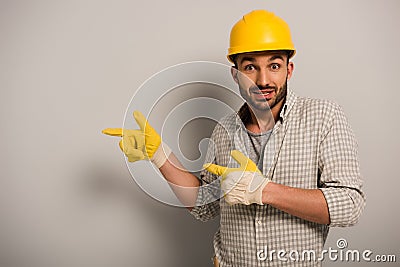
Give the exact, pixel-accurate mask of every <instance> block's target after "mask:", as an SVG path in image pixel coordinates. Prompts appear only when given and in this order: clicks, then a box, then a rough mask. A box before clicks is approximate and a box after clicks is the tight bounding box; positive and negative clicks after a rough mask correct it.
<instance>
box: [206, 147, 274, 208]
mask: <svg viewBox="0 0 400 267" xmlns="http://www.w3.org/2000/svg"><path fill="white" fill-rule="evenodd" d="M231 156H232V158H233V159H234V160H236V162H237V163H239V165H240V166H239V168H228V167H223V166H219V165H216V164H205V165H204V167H205V168H206V170H208V171H209V172H211V173H214V174H216V175H219V176H221V177H222V179H221V190H222V192H223V193H224V197H225V200H226V202H227V203H228V204H231V205H234V204H244V205H250V204H252V203H256V204H259V205H264V203H263V202H262V191H263V189H264V188H265V186H267V184H268V183H269V181H270V180H269V179H268V178H266V177H265V176H264V175H263V174H262V173H261V171H260V170H259V169H258V168H257V165H256V164H255V163H254V162H253V161H252V160H251V159H249V158H248V157H246V156H245V155H243V154H242V153H241V152H240V151H238V150H233V151H232V152H231Z"/></svg>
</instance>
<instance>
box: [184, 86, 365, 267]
mask: <svg viewBox="0 0 400 267" xmlns="http://www.w3.org/2000/svg"><path fill="white" fill-rule="evenodd" d="M248 139H249V136H248V132H247V131H246V129H245V127H244V125H243V123H242V121H241V119H240V118H239V117H238V115H237V114H232V115H230V116H227V117H225V118H224V119H222V120H221V121H220V123H219V124H218V125H217V126H216V127H215V129H214V132H213V134H212V136H211V140H212V142H211V145H210V147H209V150H208V153H207V158H206V160H207V162H213V163H216V164H219V165H222V166H230V167H235V166H237V164H236V162H234V161H233V160H232V158H231V157H230V151H231V150H233V149H238V150H240V151H241V152H242V153H244V154H246V155H249V154H251V153H249V151H250V150H251V147H248V145H249V140H248ZM357 153H358V152H357V143H356V140H355V137H354V134H353V132H352V130H351V128H350V126H349V124H348V122H347V119H346V118H345V116H344V114H343V111H342V109H341V108H340V107H339V106H338V105H337V104H334V103H332V102H329V101H326V100H316V99H310V98H303V97H298V96H296V95H295V94H294V92H293V91H291V90H289V91H288V95H287V98H286V102H285V105H284V107H283V108H282V111H281V113H280V118H279V120H278V121H277V122H276V124H275V126H274V128H273V131H272V134H271V137H270V138H269V140H268V143H267V145H266V147H265V149H264V151H263V153H262V154H261V155H260V156H262V157H263V161H262V162H263V169H262V172H263V174H264V175H265V176H266V177H268V178H269V179H271V180H272V181H273V182H276V183H280V184H284V185H288V186H292V187H298V188H308V189H316V188H319V189H320V190H321V191H322V192H323V194H324V196H325V198H326V201H327V204H328V209H329V215H330V220H331V223H330V225H322V224H318V223H313V222H309V221H306V220H303V219H300V218H298V217H295V216H292V215H290V214H288V213H285V212H283V211H280V210H278V209H276V208H274V207H271V206H269V205H256V204H252V205H249V206H245V205H232V206H231V205H228V204H227V203H226V202H225V201H224V199H223V198H221V199H220V194H221V193H220V189H219V177H216V176H215V175H213V174H211V173H209V172H207V171H203V172H202V173H201V180H202V184H203V185H202V186H201V187H200V190H199V194H198V199H197V205H196V207H194V208H193V209H192V211H191V213H192V214H193V215H194V216H195V217H196V218H197V219H199V220H202V221H207V220H210V219H212V218H214V217H216V216H217V215H220V228H219V230H218V231H217V233H216V234H215V236H214V250H215V254H216V257H217V258H218V261H219V262H220V266H221V267H225V266H320V265H321V262H320V261H310V260H309V259H307V258H306V259H304V260H303V259H302V258H301V257H299V259H298V260H293V258H292V259H288V255H289V254H288V253H289V252H291V251H297V252H298V253H299V254H300V256H301V253H302V252H304V251H310V250H313V251H315V253H316V257H317V258H318V256H319V253H320V252H321V250H322V249H323V246H324V243H325V240H326V237H327V234H328V231H329V228H330V227H333V226H342V227H344V226H351V225H353V224H355V223H356V222H357V220H358V218H359V216H360V214H361V212H362V209H363V207H364V204H365V196H364V193H363V192H362V189H361V187H362V181H361V176H360V171H359V164H358V155H357ZM260 250H262V251H264V253H265V254H266V256H267V259H265V260H260V258H259V257H257V252H259V251H260ZM279 250H284V251H286V253H287V254H286V257H284V258H286V259H287V260H286V261H282V260H279V259H278V258H277V254H276V253H275V254H270V253H271V252H272V251H276V252H277V251H279ZM270 255H272V256H273V258H270V257H268V256H270ZM293 255H296V254H293ZM294 258H295V257H294Z"/></svg>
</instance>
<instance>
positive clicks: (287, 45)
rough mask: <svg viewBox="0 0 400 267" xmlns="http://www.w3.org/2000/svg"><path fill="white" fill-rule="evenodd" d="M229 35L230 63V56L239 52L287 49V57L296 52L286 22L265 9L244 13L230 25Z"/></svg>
mask: <svg viewBox="0 0 400 267" xmlns="http://www.w3.org/2000/svg"><path fill="white" fill-rule="evenodd" d="M230 37H231V38H230V47H229V49H228V56H227V57H228V60H229V61H230V62H232V63H233V59H232V56H233V55H236V54H239V53H246V52H255V51H267V50H289V51H290V52H291V54H289V57H292V56H293V55H294V54H295V53H296V50H295V48H294V45H293V42H292V38H291V36H290V29H289V26H288V24H287V23H286V22H285V21H284V20H283V19H281V18H280V17H278V16H276V15H275V14H274V13H272V12H269V11H266V10H254V11H252V12H250V13H248V14H246V15H244V16H243V18H242V19H241V20H239V21H238V22H237V23H236V24H235V25H234V26H233V27H232V30H231V36H230Z"/></svg>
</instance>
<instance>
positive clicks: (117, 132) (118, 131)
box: [101, 128, 122, 137]
mask: <svg viewBox="0 0 400 267" xmlns="http://www.w3.org/2000/svg"><path fill="white" fill-rule="evenodd" d="M101 132H102V133H103V134H106V135H111V136H120V137H121V136H122V128H107V129H104V130H103V131H101Z"/></svg>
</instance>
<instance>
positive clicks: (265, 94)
mask: <svg viewBox="0 0 400 267" xmlns="http://www.w3.org/2000/svg"><path fill="white" fill-rule="evenodd" d="M274 92H275V90H274V89H263V90H259V89H257V90H252V93H253V94H255V95H256V97H257V98H267V99H269V98H271V97H272V96H273V93H274Z"/></svg>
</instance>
